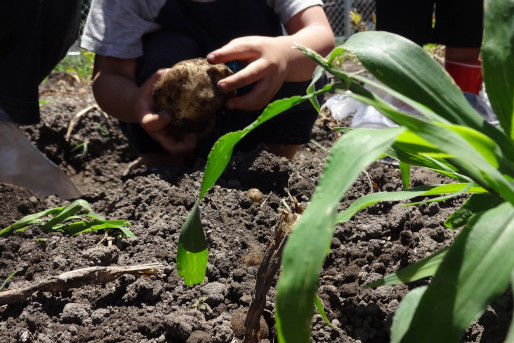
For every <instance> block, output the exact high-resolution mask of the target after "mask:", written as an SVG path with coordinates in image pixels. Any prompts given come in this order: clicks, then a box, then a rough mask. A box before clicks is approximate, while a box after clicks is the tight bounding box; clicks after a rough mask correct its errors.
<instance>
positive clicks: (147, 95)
mask: <svg viewBox="0 0 514 343" xmlns="http://www.w3.org/2000/svg"><path fill="white" fill-rule="evenodd" d="M167 71H168V69H160V70H158V71H157V72H156V73H155V74H154V75H152V77H150V78H149V79H148V80H146V82H145V83H143V85H142V86H141V87H140V88H139V93H138V99H137V101H136V112H137V115H138V117H139V124H140V125H141V127H142V128H143V129H144V130H145V131H146V132H147V133H148V134H149V135H150V136H151V137H152V138H153V139H154V140H155V141H157V142H158V143H159V144H160V145H161V146H162V147H163V148H164V149H165V150H166V151H168V152H169V153H170V154H172V155H184V154H187V153H190V152H192V151H193V150H194V149H195V148H196V144H197V142H198V139H199V138H200V136H199V134H197V133H186V134H182V135H181V136H180V137H178V138H177V137H175V135H176V133H175V134H174V133H173V132H171V130H170V127H169V124H170V122H171V116H170V115H169V114H168V113H166V112H160V113H154V112H153V111H152V104H153V100H152V90H153V86H154V84H155V82H157V81H158V80H159V79H160V78H161V77H162V76H164V75H165V74H166V72H167Z"/></svg>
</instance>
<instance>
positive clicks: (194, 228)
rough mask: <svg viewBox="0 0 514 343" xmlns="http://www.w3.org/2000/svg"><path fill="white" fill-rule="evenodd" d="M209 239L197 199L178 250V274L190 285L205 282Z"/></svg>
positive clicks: (183, 228)
mask: <svg viewBox="0 0 514 343" xmlns="http://www.w3.org/2000/svg"><path fill="white" fill-rule="evenodd" d="M208 255H209V252H208V249H207V241H206V239H205V233H204V232H203V228H202V221H201V219H200V202H199V201H197V202H196V203H195V205H194V206H193V210H192V211H191V212H190V213H189V216H188V217H187V219H186V221H185V222H184V224H183V225H182V231H181V232H180V238H179V243H178V252H177V270H178V274H179V275H180V276H182V277H183V278H184V282H185V283H186V285H188V286H192V285H196V284H199V283H202V282H203V279H204V278H205V270H206V268H207V259H208Z"/></svg>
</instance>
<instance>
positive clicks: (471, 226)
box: [177, 0, 514, 343]
mask: <svg viewBox="0 0 514 343" xmlns="http://www.w3.org/2000/svg"><path fill="white" fill-rule="evenodd" d="M513 26H514V2H513V1H512V0H486V1H485V43H484V47H483V60H484V63H483V66H484V80H485V83H486V87H487V91H488V94H489V98H490V101H491V104H492V106H493V109H494V110H495V112H496V114H497V116H498V119H499V121H500V125H501V128H497V127H494V126H492V125H490V124H488V123H487V122H485V121H484V120H483V118H482V117H481V116H480V115H479V114H478V113H477V112H476V111H475V110H474V109H473V108H472V107H471V106H470V105H469V103H468V102H467V100H466V98H465V97H464V96H463V94H462V92H461V91H460V89H459V88H458V87H457V85H456V84H455V83H454V82H453V81H452V80H451V78H450V77H449V76H448V74H447V73H446V72H445V71H444V69H443V68H442V67H441V66H440V65H439V64H438V63H437V62H435V61H434V60H433V59H431V58H430V57H429V56H428V55H427V54H426V53H425V52H424V51H423V49H422V48H421V47H419V46H417V45H416V44H414V43H412V42H410V41H408V40H407V39H405V38H402V37H400V36H397V35H394V34H389V33H385V32H362V33H358V34H356V35H354V36H352V37H351V38H350V39H349V40H348V41H347V42H346V43H345V44H343V45H342V46H340V47H338V48H336V49H334V51H333V52H332V53H331V54H330V55H329V56H328V57H327V58H326V59H325V58H322V57H321V56H319V55H317V54H316V53H315V52H313V51H310V50H308V49H304V48H300V50H302V51H303V52H304V53H305V54H306V55H307V56H309V57H310V58H312V59H313V60H314V61H315V62H316V63H317V64H318V65H319V67H318V68H317V69H316V71H315V73H314V80H313V83H312V85H311V87H309V88H308V90H307V92H308V95H307V96H304V97H293V98H290V99H284V100H280V101H277V102H275V103H272V104H271V105H270V106H268V108H266V110H265V111H264V113H263V114H262V115H261V116H260V117H259V118H258V120H257V121H256V122H254V123H253V124H251V125H250V126H248V127H247V128H245V129H244V130H241V131H237V132H232V133H229V134H227V135H225V136H224V137H222V138H220V140H218V142H216V144H215V146H214V147H213V150H212V151H211V153H210V155H209V160H208V163H207V167H206V171H205V174H204V179H203V182H202V188H201V192H200V197H199V200H198V201H197V202H196V204H195V205H194V207H193V210H192V211H191V213H190V215H189V217H188V218H187V220H186V222H185V223H184V225H183V227H182V233H181V236H180V241H179V249H178V257H177V266H178V269H179V274H180V275H182V276H183V277H184V280H185V282H186V284H188V285H191V284H196V283H200V282H202V281H203V279H204V275H205V267H206V264H207V244H206V240H205V236H204V233H203V231H202V228H201V221H200V212H199V202H200V201H201V199H202V198H203V196H204V195H205V194H206V192H207V191H208V190H209V189H210V188H211V187H212V185H213V184H214V183H215V182H216V180H217V178H218V177H219V176H220V175H221V173H222V171H223V169H224V168H225V166H226V165H227V163H228V161H229V159H230V156H231V153H232V149H233V147H234V145H235V144H236V143H237V142H238V141H239V140H240V139H242V138H243V137H244V136H245V135H246V134H247V133H248V132H249V131H250V130H252V129H253V128H255V127H257V126H258V125H259V124H260V123H262V122H264V121H266V120H268V119H270V118H271V117H273V116H275V115H278V114H279V113H280V112H282V111H284V110H286V109H288V108H290V107H292V106H294V105H296V104H298V103H300V102H301V101H304V100H306V99H310V100H311V102H312V103H313V105H314V106H315V107H316V108H317V109H318V110H319V104H318V103H317V101H316V98H315V97H314V95H315V94H318V93H319V92H323V91H326V90H328V89H333V90H341V91H347V90H349V91H351V92H352V93H351V94H352V96H353V97H354V98H356V99H358V100H360V101H362V102H364V103H366V104H369V105H372V106H374V107H375V108H377V109H378V110H379V111H380V112H382V113H383V114H384V115H386V116H387V117H389V118H390V119H392V120H394V121H395V122H397V123H398V124H399V125H400V126H399V127H397V128H391V129H384V130H372V129H357V130H352V131H350V132H348V133H346V134H344V135H343V136H342V137H341V138H340V139H339V140H338V141H337V142H336V143H335V145H334V146H333V148H332V150H331V152H330V155H329V156H328V159H327V162H326V165H325V169H324V172H323V174H322V176H321V177H320V179H319V182H318V187H317V188H316V191H315V192H314V194H313V196H312V199H311V202H310V204H309V206H308V207H307V208H306V209H305V211H304V212H303V214H302V216H301V218H300V219H299V221H298V222H297V224H296V225H295V227H294V228H293V230H292V233H291V236H290V237H289V240H288V242H287V244H286V246H285V248H284V252H283V257H282V274H281V277H280V280H279V282H278V285H277V297H276V313H275V314H276V316H275V319H276V324H277V331H278V338H279V341H280V342H295V343H296V342H309V340H310V324H311V320H312V315H313V312H314V306H315V303H316V290H317V285H318V279H319V275H320V271H321V267H322V264H323V261H324V259H325V257H326V251H327V247H328V246H329V244H330V241H331V238H332V234H333V230H334V226H335V225H336V224H337V223H339V222H343V221H346V220H349V219H350V218H351V217H352V216H353V215H354V214H355V213H357V212H358V211H359V210H360V209H362V208H364V207H366V206H369V205H371V204H374V203H377V202H380V201H401V200H408V199H412V198H415V197H419V196H435V198H433V199H431V200H428V201H441V200H444V199H446V198H448V197H451V196H455V195H459V194H465V193H467V194H472V195H471V197H470V198H469V200H468V201H467V202H466V203H465V204H464V205H463V206H462V207H461V208H460V209H459V210H458V211H457V212H456V213H455V214H454V215H452V216H451V217H450V218H448V220H447V222H446V225H447V226H448V227H449V228H452V229H453V228H457V227H464V228H463V229H462V231H461V232H460V234H459V235H458V237H457V238H456V239H455V241H454V243H453V244H452V245H451V246H450V247H448V248H446V249H444V250H443V251H440V252H437V253H436V254H434V255H432V256H430V257H428V258H426V259H424V260H422V261H419V262H418V263H415V264H413V265H411V266H409V267H407V268H405V269H403V270H401V271H399V272H397V273H394V274H392V275H388V276H386V277H384V278H383V279H381V280H378V281H377V282H375V283H373V284H371V285H368V286H369V287H372V286H373V287H376V286H379V285H383V284H397V283H401V282H411V281H415V280H418V279H420V278H423V277H427V276H433V278H432V280H431V282H430V283H429V285H428V286H425V287H422V288H417V289H415V290H413V291H412V292H411V293H409V294H408V295H407V296H406V297H405V299H404V300H403V301H402V303H401V305H400V308H399V309H398V311H397V313H396V316H395V319H394V321H393V326H392V328H391V340H392V341H393V342H399V341H402V342H443V341H444V342H457V341H459V339H460V338H461V337H462V335H463V333H464V331H465V330H466V328H467V327H468V326H469V325H470V324H471V323H472V322H473V321H474V320H476V319H477V318H478V317H479V316H480V315H481V314H482V313H483V312H484V310H485V308H486V306H487V304H489V303H490V302H491V301H493V300H494V299H495V298H496V297H497V296H499V295H500V294H502V293H503V292H504V291H505V289H506V288H507V286H508V284H509V282H510V281H511V275H512V273H513V270H514V250H513V249H512V246H513V245H514V206H513V204H514V183H513V177H514V142H513V137H514V126H513V117H514V111H513V108H514V31H513V30H512V29H511V28H512V27H513ZM345 51H348V52H351V53H353V54H355V55H356V56H357V58H358V59H359V60H360V62H361V63H362V64H363V66H364V67H366V69H367V70H368V71H369V72H370V73H372V74H373V75H374V76H375V77H376V78H377V79H378V80H379V81H381V82H382V84H380V83H377V82H373V81H371V80H368V79H366V78H364V77H361V76H359V75H352V74H348V73H345V72H343V71H341V70H340V69H339V68H337V66H336V65H335V62H337V60H338V56H339V55H340V54H341V53H343V52H345ZM324 70H327V71H329V72H330V73H331V74H332V75H334V76H335V77H336V78H337V79H339V81H340V82H338V83H336V84H334V85H331V86H328V87H325V88H324V89H322V90H320V91H314V87H313V84H314V82H315V81H316V80H317V79H318V78H319V77H320V76H321V75H322V73H323V71H324ZM361 83H367V84H370V85H371V86H373V87H375V88H378V89H380V90H382V91H385V92H387V93H389V94H391V95H392V96H394V97H396V98H398V99H399V100H401V101H403V102H405V103H406V104H408V105H410V106H411V107H413V108H414V109H415V110H417V111H418V112H419V113H421V114H422V115H423V118H420V117H413V116H412V115H410V114H407V113H402V112H401V111H398V110H397V109H396V108H394V107H393V106H391V105H390V104H388V103H386V102H385V101H383V100H382V99H381V98H380V97H378V96H377V95H375V94H373V93H371V92H369V91H368V90H367V89H365V88H364V87H363V86H362V85H361ZM384 156H390V157H392V158H394V159H397V160H399V161H400V167H401V170H402V174H403V175H402V181H403V184H404V185H405V188H406V189H405V190H403V191H400V192H392V193H388V192H383V193H376V194H371V195H367V196H365V197H363V198H361V199H358V200H357V201H355V202H354V203H353V204H352V205H351V206H350V207H349V208H348V209H346V210H345V211H343V212H342V213H340V214H338V213H337V205H338V203H339V202H340V200H341V198H342V197H343V195H344V193H345V192H346V190H348V188H349V187H350V186H351V185H352V184H353V182H354V181H355V180H356V179H357V177H358V176H359V174H360V173H361V171H362V170H363V169H364V168H366V167H367V166H368V165H369V164H370V163H372V162H373V161H375V160H377V159H380V158H382V157H384ZM410 165H415V166H420V167H426V168H429V169H431V170H434V171H436V172H439V173H441V174H443V175H446V176H448V177H450V178H453V179H455V180H456V181H457V182H456V183H453V184H448V185H431V186H424V187H416V188H408V184H409V173H408V171H409V166H410ZM484 280H487V281H484ZM511 331H514V329H512V330H511ZM509 337H512V334H510V335H509Z"/></svg>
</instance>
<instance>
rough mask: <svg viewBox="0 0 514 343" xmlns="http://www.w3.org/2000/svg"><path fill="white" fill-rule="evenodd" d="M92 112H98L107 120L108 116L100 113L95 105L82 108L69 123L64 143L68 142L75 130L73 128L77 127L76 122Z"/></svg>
mask: <svg viewBox="0 0 514 343" xmlns="http://www.w3.org/2000/svg"><path fill="white" fill-rule="evenodd" d="M94 110H97V111H99V112H100V113H101V114H102V115H103V116H104V117H105V118H106V119H109V116H108V115H107V114H106V113H105V112H104V111H102V110H101V109H100V108H99V107H98V106H97V105H91V106H88V107H86V108H84V109H83V110H80V111H79V112H77V113H76V114H75V115H74V116H73V118H72V119H71V121H70V124H69V125H68V130H67V131H66V136H65V138H66V142H69V141H70V139H71V133H72V132H73V129H74V128H75V126H77V124H78V122H79V121H80V118H82V117H83V116H85V115H86V114H88V113H89V112H91V111H94Z"/></svg>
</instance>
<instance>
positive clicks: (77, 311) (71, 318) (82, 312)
mask: <svg viewBox="0 0 514 343" xmlns="http://www.w3.org/2000/svg"><path fill="white" fill-rule="evenodd" d="M90 310H91V308H90V306H89V305H86V304H79V303H69V304H66V305H64V308H63V310H62V313H61V321H62V322H63V323H75V324H82V323H84V321H85V320H86V319H87V318H88V317H89V312H90Z"/></svg>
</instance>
